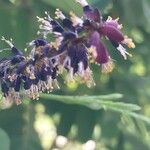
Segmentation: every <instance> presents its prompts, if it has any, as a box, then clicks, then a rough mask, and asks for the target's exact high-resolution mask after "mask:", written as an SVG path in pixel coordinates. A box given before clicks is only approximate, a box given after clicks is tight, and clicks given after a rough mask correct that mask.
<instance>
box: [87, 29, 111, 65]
mask: <svg viewBox="0 0 150 150" xmlns="http://www.w3.org/2000/svg"><path fill="white" fill-rule="evenodd" d="M90 44H91V46H94V47H96V54H97V57H96V62H97V63H99V64H103V63H107V62H108V60H109V54H108V51H107V49H106V47H105V46H104V44H103V43H102V42H101V38H100V35H99V33H98V32H97V31H95V32H93V33H92V34H91V36H90Z"/></svg>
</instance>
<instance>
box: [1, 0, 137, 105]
mask: <svg viewBox="0 0 150 150" xmlns="http://www.w3.org/2000/svg"><path fill="white" fill-rule="evenodd" d="M76 2H78V3H79V4H80V5H81V7H82V8H83V16H82V17H81V18H80V17H78V16H76V15H75V14H74V13H73V12H70V17H66V16H65V15H64V14H63V13H62V12H61V11H60V10H59V9H56V12H55V15H56V17H55V19H52V18H51V17H50V15H49V13H48V12H45V15H46V17H44V18H40V17H37V19H38V22H39V31H38V34H39V35H41V36H42V38H37V39H35V40H33V41H32V42H30V43H29V46H28V47H30V48H31V53H30V55H29V56H28V57H26V56H25V55H24V54H23V53H22V51H20V50H19V49H17V48H16V46H15V45H14V44H13V43H12V41H11V40H10V41H9V40H7V39H5V38H4V37H2V40H3V41H5V42H6V43H7V44H8V45H9V46H10V49H11V52H12V56H11V58H4V59H2V60H1V61H0V81H1V91H2V93H3V96H4V99H6V100H7V101H14V102H16V103H17V104H20V103H21V99H22V94H21V92H24V91H25V93H26V95H27V96H28V97H29V98H31V99H38V98H39V94H40V92H45V91H46V92H51V91H52V90H53V89H56V88H59V86H58V82H57V76H58V75H59V74H62V73H63V72H64V71H65V72H67V76H66V83H67V84H69V83H70V82H74V81H76V82H79V83H85V84H86V85H87V86H88V87H91V86H94V85H95V83H94V80H93V77H92V71H91V69H90V65H89V64H90V63H96V64H98V65H100V66H101V70H102V73H109V72H111V71H112V70H113V67H114V65H113V60H112V59H111V56H110V55H109V52H108V50H107V48H106V46H105V45H104V43H103V41H102V39H107V40H109V41H110V42H111V43H112V45H113V46H114V47H115V48H116V49H117V50H118V51H119V52H120V53H121V55H122V56H123V57H124V59H127V55H129V56H130V55H131V54H129V53H128V52H127V51H126V49H125V48H124V47H123V45H127V46H128V47H129V48H134V47H135V45H134V43H133V42H132V39H130V38H128V37H127V36H124V35H123V33H122V32H121V28H122V25H121V24H119V23H118V19H115V20H114V19H112V18H111V17H108V19H107V20H106V21H104V20H103V17H102V15H101V13H100V11H99V10H98V9H97V8H93V7H91V6H90V5H89V4H88V3H87V1H86V0H76ZM48 34H50V35H51V36H53V38H54V40H53V41H48V40H47V39H48V38H47V35H48Z"/></svg>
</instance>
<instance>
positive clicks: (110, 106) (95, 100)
mask: <svg viewBox="0 0 150 150" xmlns="http://www.w3.org/2000/svg"><path fill="white" fill-rule="evenodd" d="M121 97H122V95H119V94H111V95H105V96H104V95H102V96H61V95H52V94H41V98H42V99H47V100H56V101H60V102H64V103H67V104H77V105H84V106H86V107H89V108H91V109H94V110H99V109H101V108H103V109H105V110H112V111H116V112H120V113H127V114H128V115H130V116H132V117H135V118H139V119H142V120H144V121H146V122H149V121H150V120H149V119H148V118H147V117H146V118H144V117H142V116H140V115H137V114H136V113H132V111H136V110H140V107H139V106H138V105H135V104H129V103H123V102H113V101H110V100H112V99H115V98H116V99H118V98H121ZM149 123H150V122H149Z"/></svg>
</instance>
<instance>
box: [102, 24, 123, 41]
mask: <svg viewBox="0 0 150 150" xmlns="http://www.w3.org/2000/svg"><path fill="white" fill-rule="evenodd" d="M99 31H100V33H101V34H103V35H104V36H107V37H108V38H109V39H110V40H111V41H113V42H117V43H120V42H122V41H123V40H124V36H123V34H122V33H121V32H120V31H119V30H118V29H117V28H115V27H114V26H112V25H107V24H105V25H103V26H102V27H101V28H100V30H99Z"/></svg>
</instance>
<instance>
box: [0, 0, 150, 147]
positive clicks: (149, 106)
mask: <svg viewBox="0 0 150 150" xmlns="http://www.w3.org/2000/svg"><path fill="white" fill-rule="evenodd" d="M89 3H91V4H92V5H93V6H96V7H98V8H99V9H100V10H101V11H102V13H103V15H104V18H105V19H107V16H109V15H110V16H112V17H113V18H117V17H119V18H120V22H121V23H122V24H123V26H124V28H123V32H124V33H125V34H127V35H128V36H130V37H132V38H133V40H134V41H135V44H136V48H135V49H134V50H129V51H130V53H132V54H133V57H132V58H129V59H128V60H127V61H125V60H123V59H122V57H121V56H120V54H119V53H118V52H117V51H116V50H115V49H114V48H113V47H112V46H111V45H110V43H109V42H107V45H108V47H109V52H110V53H111V55H112V57H113V59H114V60H115V64H116V67H115V70H114V71H113V72H112V73H111V74H110V75H107V76H106V75H102V74H101V73H100V68H99V67H98V66H95V65H93V66H92V68H93V70H94V79H95V81H96V83H97V85H96V87H94V88H92V89H88V88H87V87H86V86H85V85H82V86H81V85H80V86H79V85H77V84H73V85H69V86H66V85H64V83H63V81H62V78H60V81H61V82H62V84H60V87H61V89H60V90H59V91H55V92H53V94H60V95H101V94H110V93H122V94H123V95H124V98H122V99H121V101H122V102H128V103H133V104H138V105H139V106H141V108H142V109H141V111H140V113H141V114H144V115H146V116H147V117H150V102H149V99H150V65H149V64H150V19H149V17H150V1H149V0H89ZM56 8H60V9H61V10H62V11H63V12H64V13H65V14H69V12H70V11H71V10H72V11H74V12H76V13H77V14H78V15H81V13H82V10H81V8H80V7H79V5H77V4H76V3H75V2H74V1H73V0H0V36H2V35H3V36H5V37H7V38H10V37H11V38H13V39H14V42H15V43H16V46H17V47H18V48H20V49H22V50H24V48H25V47H26V43H28V42H30V41H31V40H33V39H34V38H36V37H37V35H36V33H37V30H38V24H37V20H36V16H37V15H38V16H44V11H49V12H51V13H52V14H54V11H55V9H56ZM5 47H6V45H5V44H4V43H3V42H0V48H5ZM57 135H63V136H65V137H67V138H68V139H69V141H68V144H67V145H66V146H65V147H64V148H60V150H81V149H85V150H92V149H86V148H85V145H86V144H87V143H86V142H87V141H88V140H93V141H95V142H96V149H97V150H149V149H150V142H149V141H150V124H146V123H145V122H143V121H140V120H136V119H133V118H130V117H128V116H125V115H123V114H121V115H120V114H118V113H114V112H111V111H105V110H98V111H94V110H91V109H89V108H86V107H84V106H78V105H67V104H64V103H61V102H56V101H55V100H54V101H48V100H47V99H44V98H43V99H42V98H41V99H40V100H39V101H32V102H29V101H27V100H25V102H24V104H23V105H20V106H11V107H10V108H8V109H2V108H0V150H51V149H54V147H55V146H56V144H54V143H55V142H54V141H55V138H56V137H57ZM85 143H86V144H85ZM83 145H84V146H83ZM88 147H89V148H90V146H88ZM57 150H59V148H58V149H57Z"/></svg>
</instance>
